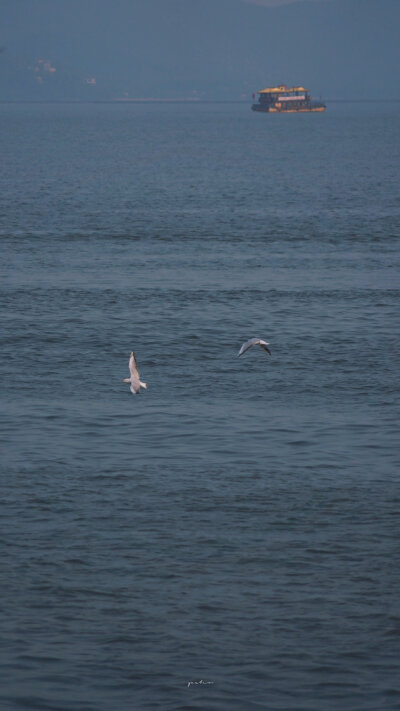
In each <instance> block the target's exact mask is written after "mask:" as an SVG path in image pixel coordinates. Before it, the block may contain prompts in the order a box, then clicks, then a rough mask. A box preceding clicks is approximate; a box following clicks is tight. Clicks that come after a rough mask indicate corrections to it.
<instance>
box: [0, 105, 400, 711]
mask: <svg viewBox="0 0 400 711" xmlns="http://www.w3.org/2000/svg"><path fill="white" fill-rule="evenodd" d="M0 135H1V140H2V149H1V164H0V201H1V205H0V237H1V248H2V259H1V266H0V270H1V301H2V313H3V318H2V323H3V327H2V335H1V339H2V342H1V355H2V358H1V376H2V382H3V388H2V395H1V406H2V419H1V424H0V435H1V440H2V451H3V456H2V469H1V496H2V510H3V514H2V526H1V549H0V550H1V568H0V583H1V590H2V593H1V596H2V602H1V615H2V617H3V621H2V631H1V636H0V647H1V653H2V663H1V666H0V682H1V684H0V703H1V708H2V709H5V711H23V710H26V709H36V710H38V711H142V710H143V711H146V710H149V711H191V710H193V711H195V710H196V711H197V710H199V711H200V710H201V711H252V710H253V709H254V710H259V711H336V710H338V711H339V710H340V711H378V710H379V711H381V710H383V709H385V710H386V711H389V710H390V711H392V710H395V709H400V592H399V591H400V565H399V562H400V545H399V510H400V486H399V479H400V475H399V467H398V465H399V459H400V456H399V447H398V439H399V432H398V426H397V424H398V417H399V399H398V395H399V379H398V376H399V367H398V355H399V345H400V344H399V341H400V338H399V334H400V329H399V293H400V292H399V286H400V285H399V261H400V257H399V251H398V237H399V231H400V229H399V226H400V183H399V173H398V170H399V163H400V112H399V105H398V104H397V105H396V104H386V105H383V106H377V105H373V104H370V105H362V104H347V105H341V104H331V105H329V106H328V110H327V112H326V113H325V114H304V115H298V116H296V115H292V114H291V115H288V116H267V115H257V114H254V113H252V112H251V111H250V110H249V107H248V106H247V105H240V104H238V105H211V104H210V105H176V104H174V105H160V104H159V105H157V104H152V105H86V106H85V105H30V106H28V105H26V106H24V105H1V106H0ZM252 336H261V337H263V338H266V339H267V340H268V341H269V342H270V347H271V351H272V355H271V357H269V356H267V355H266V354H265V353H264V352H263V351H262V350H261V349H259V348H254V349H252V350H250V351H248V352H247V353H246V354H245V355H244V356H243V357H242V358H240V359H238V358H237V352H238V350H239V348H240V345H241V344H242V342H243V341H244V340H247V339H248V338H250V337H252ZM132 349H134V350H135V352H136V356H137V360H138V364H139V367H140V370H141V376H142V379H144V380H145V381H147V383H148V390H147V391H144V392H142V393H141V394H140V395H139V396H132V395H131V393H130V391H129V385H126V384H124V383H122V379H123V378H126V377H127V376H128V374H129V373H128V359H129V354H130V351H131V350H132ZM190 682H193V683H190ZM194 682H197V683H194ZM200 682H201V683H200Z"/></svg>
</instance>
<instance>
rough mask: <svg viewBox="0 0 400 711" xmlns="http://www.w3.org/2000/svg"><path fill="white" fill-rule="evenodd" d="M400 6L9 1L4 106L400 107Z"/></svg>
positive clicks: (5, 4)
mask: <svg viewBox="0 0 400 711" xmlns="http://www.w3.org/2000/svg"><path fill="white" fill-rule="evenodd" d="M399 26H400V3H399V2H398V0H326V1H325V0H312V1H311V0H305V1H304V2H295V3H287V4H286V3H285V4H282V5H279V6H276V7H266V6H262V5H259V4H255V3H253V2H244V0H114V1H113V2H110V1H109V0H85V2H82V0H68V2H65V0H18V1H17V2H16V0H2V2H1V4H0V48H2V49H3V51H2V53H0V100H1V101H26V100H31V101H59V100H85V101H98V100H113V99H118V98H119V99H129V98H138V97H152V98H158V99H161V98H175V99H176V98H178V99H182V98H185V99H194V100H221V99H223V100H234V101H238V100H245V101H250V100H251V95H252V93H253V92H255V91H256V90H258V89H262V88H264V86H266V85H276V84H282V83H286V84H288V85H305V86H306V87H309V88H310V90H311V93H312V94H313V95H314V96H315V97H316V98H318V97H319V96H323V97H324V98H325V99H341V98H345V99H375V100H376V99H400V85H399V72H398V67H399V65H400V44H399V41H398V34H399V31H398V30H399Z"/></svg>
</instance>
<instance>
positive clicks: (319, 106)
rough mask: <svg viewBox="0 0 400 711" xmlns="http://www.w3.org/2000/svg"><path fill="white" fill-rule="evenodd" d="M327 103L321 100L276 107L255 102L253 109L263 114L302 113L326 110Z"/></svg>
mask: <svg viewBox="0 0 400 711" xmlns="http://www.w3.org/2000/svg"><path fill="white" fill-rule="evenodd" d="M325 109H326V105H325V104H323V103H322V102H319V101H310V102H302V103H301V104H299V105H298V106H293V105H290V106H288V107H283V106H281V107H279V108H278V107H276V106H275V105H274V104H263V103H258V104H253V105H252V107H251V110H252V111H260V112H261V113H263V114H300V113H309V112H310V111H319V112H321V111H325Z"/></svg>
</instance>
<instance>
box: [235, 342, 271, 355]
mask: <svg viewBox="0 0 400 711" xmlns="http://www.w3.org/2000/svg"><path fill="white" fill-rule="evenodd" d="M252 346H261V348H263V349H264V350H265V351H266V352H267V353H269V354H270V355H271V351H270V350H269V348H268V346H269V343H268V341H263V340H262V339H261V338H250V340H249V341H246V343H243V345H242V347H241V349H240V351H239V353H238V356H241V355H243V353H244V352H245V351H247V350H248V349H249V348H251V347H252Z"/></svg>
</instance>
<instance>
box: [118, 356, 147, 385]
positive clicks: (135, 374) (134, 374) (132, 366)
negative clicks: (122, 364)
mask: <svg viewBox="0 0 400 711" xmlns="http://www.w3.org/2000/svg"><path fill="white" fill-rule="evenodd" d="M129 372H130V374H131V377H130V378H124V380H123V381H122V382H123V383H130V384H131V393H132V395H136V393H140V388H146V390H147V383H142V381H141V380H140V373H139V370H138V367H137V363H136V358H135V354H134V352H133V351H132V353H131V357H130V358H129Z"/></svg>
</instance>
